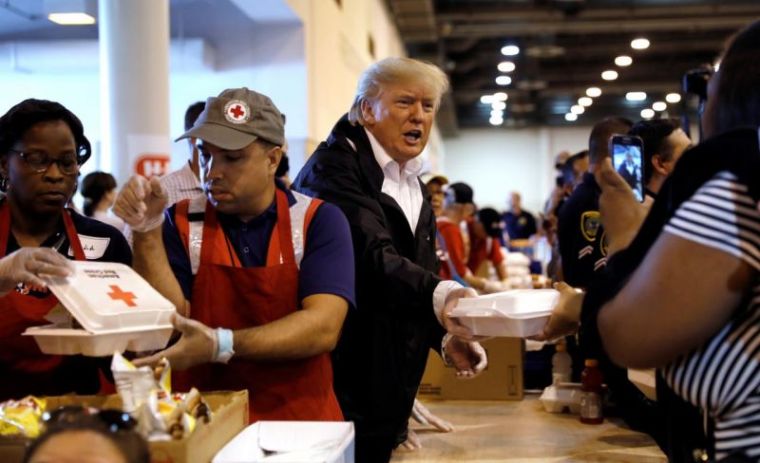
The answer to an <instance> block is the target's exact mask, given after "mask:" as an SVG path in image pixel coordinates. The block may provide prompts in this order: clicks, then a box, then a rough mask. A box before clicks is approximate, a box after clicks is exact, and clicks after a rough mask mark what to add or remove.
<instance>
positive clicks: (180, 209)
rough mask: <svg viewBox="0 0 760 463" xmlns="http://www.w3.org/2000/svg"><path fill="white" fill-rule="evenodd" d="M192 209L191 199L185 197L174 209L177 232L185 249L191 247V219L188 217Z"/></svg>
mask: <svg viewBox="0 0 760 463" xmlns="http://www.w3.org/2000/svg"><path fill="white" fill-rule="evenodd" d="M189 209H190V200H189V199H183V200H182V201H180V202H178V203H177V206H176V209H174V223H175V224H176V225H177V232H178V233H179V238H180V239H181V240H182V244H183V245H184V246H185V249H186V250H187V249H190V247H189V246H188V242H189V241H190V221H189V219H188V217H187V216H188V211H189Z"/></svg>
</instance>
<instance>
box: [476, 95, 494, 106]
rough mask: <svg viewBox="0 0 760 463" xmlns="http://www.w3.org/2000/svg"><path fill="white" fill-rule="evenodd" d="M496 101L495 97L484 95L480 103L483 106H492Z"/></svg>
mask: <svg viewBox="0 0 760 463" xmlns="http://www.w3.org/2000/svg"><path fill="white" fill-rule="evenodd" d="M494 101H496V100H495V99H494V97H493V95H483V96H481V97H480V102H481V103H483V104H491V103H493V102H494Z"/></svg>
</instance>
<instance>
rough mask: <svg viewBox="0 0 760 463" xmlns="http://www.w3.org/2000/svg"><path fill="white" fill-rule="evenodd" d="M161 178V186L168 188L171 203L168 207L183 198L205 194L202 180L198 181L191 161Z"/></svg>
mask: <svg viewBox="0 0 760 463" xmlns="http://www.w3.org/2000/svg"><path fill="white" fill-rule="evenodd" d="M160 180H161V186H163V187H164V188H165V189H166V192H167V193H168V195H169V203H168V204H167V205H166V207H169V206H171V205H172V204H175V203H178V202H180V201H182V200H183V199H193V198H194V197H196V196H198V195H202V194H203V188H201V182H200V181H198V177H196V176H195V173H194V172H193V170H192V169H191V168H190V164H189V163H185V165H184V166H183V167H182V168H181V169H179V170H175V171H174V172H170V173H168V174H166V175H164V176H163V177H161V179H160Z"/></svg>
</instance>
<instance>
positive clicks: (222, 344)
mask: <svg viewBox="0 0 760 463" xmlns="http://www.w3.org/2000/svg"><path fill="white" fill-rule="evenodd" d="M234 345H235V342H234V339H233V332H232V330H228V329H226V328H217V329H216V356H215V357H214V362H218V363H227V362H229V361H230V359H231V358H232V356H233V355H235V350H234V349H233V347H234Z"/></svg>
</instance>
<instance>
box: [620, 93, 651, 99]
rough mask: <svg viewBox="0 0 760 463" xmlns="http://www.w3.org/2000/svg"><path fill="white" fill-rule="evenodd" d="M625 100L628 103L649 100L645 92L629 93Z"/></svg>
mask: <svg viewBox="0 0 760 463" xmlns="http://www.w3.org/2000/svg"><path fill="white" fill-rule="evenodd" d="M625 99H626V100H628V101H644V100H646V99H647V94H646V93H644V92H628V93H626V94H625Z"/></svg>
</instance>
